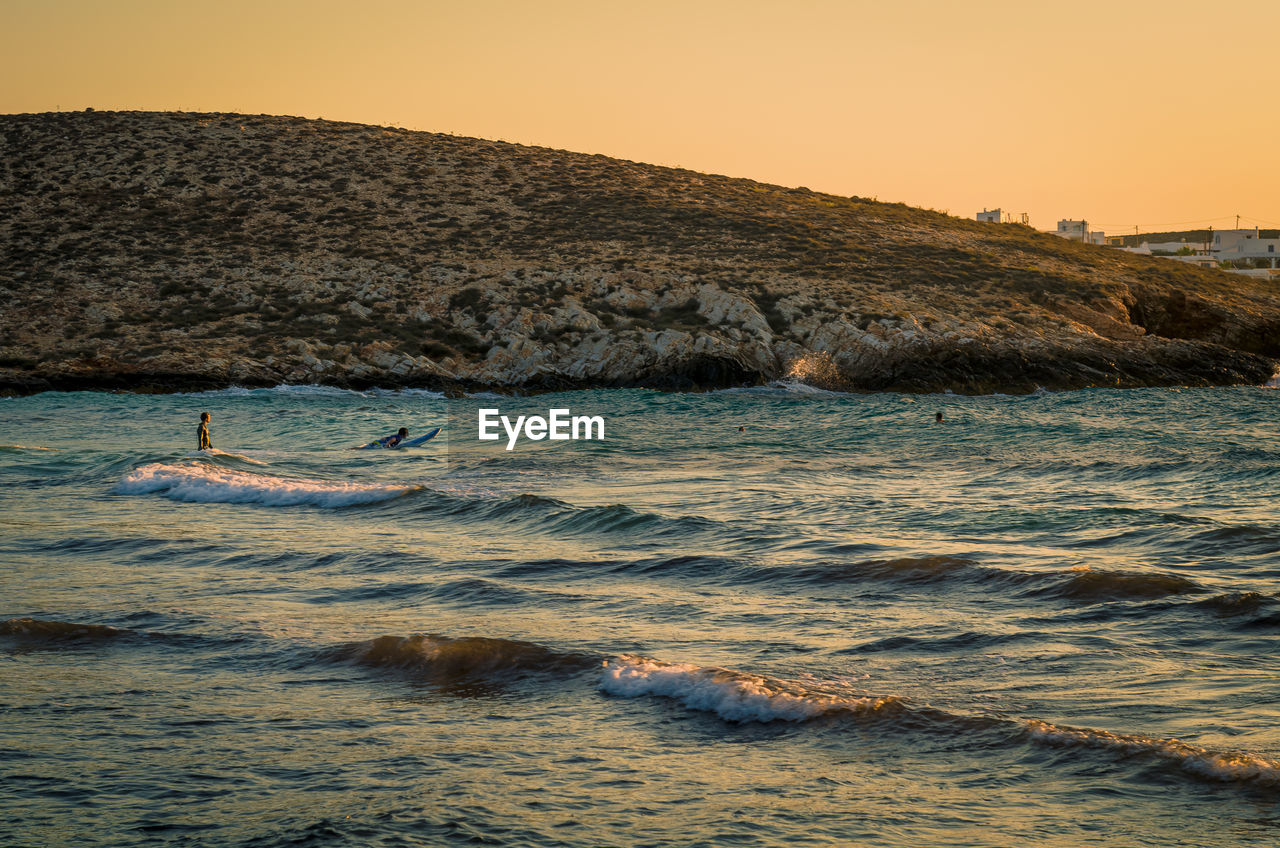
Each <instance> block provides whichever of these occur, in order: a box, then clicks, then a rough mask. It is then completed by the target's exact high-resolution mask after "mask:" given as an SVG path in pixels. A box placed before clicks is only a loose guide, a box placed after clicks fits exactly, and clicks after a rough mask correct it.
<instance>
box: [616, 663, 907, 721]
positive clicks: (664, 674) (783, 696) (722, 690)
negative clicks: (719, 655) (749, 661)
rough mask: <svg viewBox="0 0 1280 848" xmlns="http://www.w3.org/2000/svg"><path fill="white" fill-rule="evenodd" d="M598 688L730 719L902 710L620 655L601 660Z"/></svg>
mask: <svg viewBox="0 0 1280 848" xmlns="http://www.w3.org/2000/svg"><path fill="white" fill-rule="evenodd" d="M600 689H601V691H603V692H606V693H608V694H610V695H617V696H620V697H623V698H635V697H638V696H641V695H658V696H661V697H666V698H672V699H674V700H677V701H679V702H680V703H682V704H684V705H685V706H686V707H688V708H689V709H692V710H700V711H703V712H711V713H715V714H716V715H718V716H720V717H721V718H723V719H726V720H728V721H736V722H747V721H759V722H768V721H805V720H808V719H812V718H817V717H819V716H822V715H828V714H832V713H846V714H851V715H867V714H872V713H878V712H881V711H891V710H894V709H900V708H901V703H900V702H899V701H898V700H897V699H895V698H877V697H870V696H868V697H846V696H840V695H834V694H826V693H818V692H812V691H806V690H805V689H803V688H802V687H799V686H795V685H792V684H788V683H786V682H784V681H780V680H773V679H770V678H767V677H762V676H760V675H755V674H744V673H742V672H736V671H729V670H727V669H723V668H703V667H700V666H696V665H679V664H672V663H664V662H661V661H659V660H654V659H648V658H647V657H634V656H626V655H624V656H620V657H617V658H614V659H610V660H607V661H605V664H604V675H603V676H602V678H601V680H600Z"/></svg>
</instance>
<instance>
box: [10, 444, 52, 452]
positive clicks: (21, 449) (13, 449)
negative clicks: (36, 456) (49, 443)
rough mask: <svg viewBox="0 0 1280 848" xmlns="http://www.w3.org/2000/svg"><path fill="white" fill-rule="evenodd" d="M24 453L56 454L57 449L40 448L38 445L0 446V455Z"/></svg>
mask: <svg viewBox="0 0 1280 848" xmlns="http://www.w3.org/2000/svg"><path fill="white" fill-rule="evenodd" d="M25 451H42V452H46V453H57V452H58V448H42V447H40V446H38V445H0V453H24V452H25Z"/></svg>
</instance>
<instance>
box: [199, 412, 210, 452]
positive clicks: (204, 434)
mask: <svg viewBox="0 0 1280 848" xmlns="http://www.w3.org/2000/svg"><path fill="white" fill-rule="evenodd" d="M196 441H197V442H198V443H199V447H197V448H196V450H209V449H210V448H212V447H213V442H211V441H209V413H207V412H202V413H200V427H199V429H197V430H196Z"/></svg>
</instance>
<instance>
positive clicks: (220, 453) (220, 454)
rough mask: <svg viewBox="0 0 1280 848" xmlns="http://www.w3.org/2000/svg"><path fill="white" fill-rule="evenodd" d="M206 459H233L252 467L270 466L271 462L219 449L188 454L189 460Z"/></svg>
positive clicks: (206, 449) (207, 449)
mask: <svg viewBox="0 0 1280 848" xmlns="http://www.w3.org/2000/svg"><path fill="white" fill-rule="evenodd" d="M205 457H217V458H223V459H231V460H236V461H239V462H247V463H248V464H250V465H270V464H271V463H269V462H263V461H262V460H260V459H254V458H253V457H251V456H245V455H244V454H242V453H231V452H230V451H224V450H218V449H217V448H205V449H204V450H198V451H195V452H193V453H189V454H187V458H188V459H202V458H205Z"/></svg>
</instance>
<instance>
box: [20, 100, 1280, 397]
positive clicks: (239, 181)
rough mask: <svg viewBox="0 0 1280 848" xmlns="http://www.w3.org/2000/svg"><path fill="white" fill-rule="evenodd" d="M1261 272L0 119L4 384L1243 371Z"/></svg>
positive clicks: (394, 148)
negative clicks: (1250, 274)
mask: <svg viewBox="0 0 1280 848" xmlns="http://www.w3.org/2000/svg"><path fill="white" fill-rule="evenodd" d="M1277 356H1280V292H1277V291H1276V289H1275V287H1274V286H1273V285H1270V284H1268V283H1265V282H1259V281H1255V280H1250V279H1247V278H1243V277H1237V276H1232V275H1228V274H1225V273H1220V272H1216V271H1205V270H1199V269H1195V268H1191V267H1189V266H1187V265H1184V264H1181V263H1176V262H1172V261H1169V260H1162V259H1152V258H1148V257H1139V256H1131V255H1128V254H1124V253H1121V252H1118V251H1113V250H1109V249H1106V248H1100V247H1093V246H1087V245H1079V244H1073V243H1069V242H1066V241H1063V240H1060V239H1057V238H1055V237H1053V236H1049V235H1043V234H1040V233H1037V232H1034V231H1032V230H1030V229H1029V228H1026V227H1022V226H1017V225H996V224H980V223H977V222H974V221H968V220H962V219H958V218H953V217H949V216H946V215H943V214H939V213H935V212H929V211H924V210H921V209H914V208H910V207H907V206H903V205H900V204H887V203H877V202H874V201H871V200H867V199H863V198H857V197H836V196H831V195H825V194H818V193H815V192H812V191H809V190H808V189H804V188H792V189H788V188H782V187H779V186H772V185H764V184H761V183H757V182H753V181H751V180H745V179H733V178H729V177H721V176H710V175H707V174H699V173H693V172H689V171H682V170H675V169H670V168H660V167H655V166H650V165H641V164H636V163H634V162H624V161H619V160H616V159H609V158H606V157H603V156H589V155H583V154H576V153H567V152H564V151H559V150H548V149H541V148H532V147H523V146H520V145H515V144H506V143H499V142H492V141H481V140H477V139H469V138H458V137H453V136H448V135H436V134H431V133H422V132H409V131H405V130H400V129H389V128H384V127H370V126H361V125H354V124H342V123H333V122H328V121H312V120H303V119H300V118H285V117H271V116H249V115H232V114H186V113H179V114H169V113H163V114H160V113H109V112H82V113H57V114H42V115H10V116H3V117H0V389H3V390H6V391H10V392H13V391H33V390H39V389H42V388H49V387H60V388H70V387H95V388H109V387H121V388H135V389H153V388H154V389H164V388H190V387H198V386H222V385H228V384H233V383H235V384H242V385H264V384H275V383H280V382H304V383H328V384H333V385H347V386H368V385H382V386H397V385H399V386H405V385H417V386H427V387H445V388H448V387H459V388H478V387H487V388H496V389H509V390H534V389H545V388H560V387H575V386H628V385H647V386H655V387H663V388H694V387H710V386H722V385H728V384H739V383H754V382H759V381H765V380H771V379H776V378H780V377H785V376H788V375H790V376H792V377H797V378H800V379H804V380H807V381H809V382H812V383H815V384H817V385H821V386H827V387H833V388H843V389H855V390H856V389H866V390H876V389H894V390H905V391H937V390H943V389H951V390H954V391H958V392H990V391H1027V390H1031V389H1034V388H1035V387H1036V386H1044V387H1047V388H1074V387H1083V386H1140V385H1163V384H1193V385H1202V384H1231V383H1254V384H1257V383H1261V382H1263V381H1265V380H1266V379H1267V378H1268V377H1270V376H1271V374H1272V373H1273V371H1274V368H1275V363H1274V360H1273V358H1274V357H1277Z"/></svg>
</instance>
